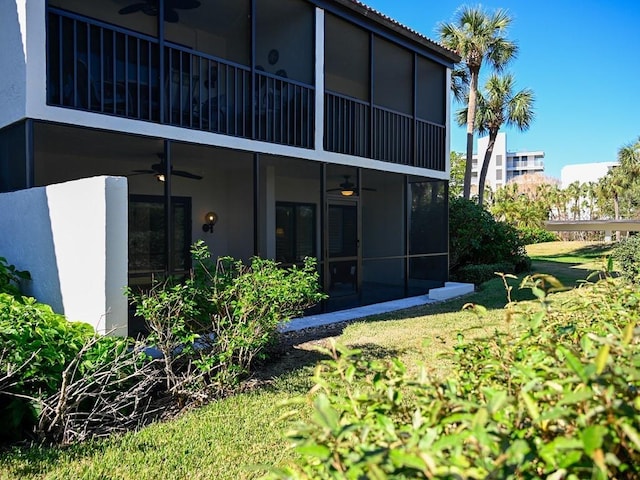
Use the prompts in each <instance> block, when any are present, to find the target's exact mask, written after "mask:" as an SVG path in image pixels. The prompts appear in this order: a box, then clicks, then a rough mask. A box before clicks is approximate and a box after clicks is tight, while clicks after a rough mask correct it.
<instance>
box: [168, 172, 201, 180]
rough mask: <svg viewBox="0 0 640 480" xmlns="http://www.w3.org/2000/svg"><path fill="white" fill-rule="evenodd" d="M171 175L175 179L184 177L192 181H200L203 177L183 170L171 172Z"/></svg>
mask: <svg viewBox="0 0 640 480" xmlns="http://www.w3.org/2000/svg"><path fill="white" fill-rule="evenodd" d="M171 175H175V176H176V177H184V178H190V179H192V180H202V179H203V177H202V176H200V175H196V174H195V173H191V172H185V171H184V170H173V171H172V172H171Z"/></svg>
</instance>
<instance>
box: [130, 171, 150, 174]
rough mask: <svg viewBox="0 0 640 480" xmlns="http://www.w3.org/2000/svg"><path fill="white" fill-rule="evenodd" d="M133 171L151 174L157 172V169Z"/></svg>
mask: <svg viewBox="0 0 640 480" xmlns="http://www.w3.org/2000/svg"><path fill="white" fill-rule="evenodd" d="M132 171H133V173H136V174H143V173H149V174H151V173H156V171H155V170H132Z"/></svg>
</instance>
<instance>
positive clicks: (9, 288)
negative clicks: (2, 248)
mask: <svg viewBox="0 0 640 480" xmlns="http://www.w3.org/2000/svg"><path fill="white" fill-rule="evenodd" d="M24 280H31V274H30V273H29V272H27V271H22V270H18V269H17V268H16V267H15V266H14V265H9V264H8V262H7V259H6V258H4V257H0V293H8V294H10V295H13V296H14V297H20V283H21V282H22V281H24Z"/></svg>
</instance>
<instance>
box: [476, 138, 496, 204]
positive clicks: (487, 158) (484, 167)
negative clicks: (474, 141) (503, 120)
mask: <svg viewBox="0 0 640 480" xmlns="http://www.w3.org/2000/svg"><path fill="white" fill-rule="evenodd" d="M497 136H498V132H497V131H496V132H495V133H494V132H493V131H490V132H489V143H488V144H487V151H486V152H484V159H483V160H482V169H481V170H480V177H479V179H478V205H480V206H481V207H482V205H483V203H484V184H485V182H486V180H487V172H488V171H489V163H490V162H491V155H492V154H493V147H494V146H495V144H496V137H497Z"/></svg>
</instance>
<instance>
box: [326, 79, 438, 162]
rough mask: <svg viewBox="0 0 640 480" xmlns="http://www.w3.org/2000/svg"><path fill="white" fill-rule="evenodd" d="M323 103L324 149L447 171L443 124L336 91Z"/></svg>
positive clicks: (328, 95)
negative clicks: (372, 104)
mask: <svg viewBox="0 0 640 480" xmlns="http://www.w3.org/2000/svg"><path fill="white" fill-rule="evenodd" d="M324 103H325V119H324V123H325V124H324V148H325V150H327V151H330V152H336V153H344V154H347V155H356V156H359V157H367V158H374V159H376V160H383V161H385V162H391V163H400V164H403V165H411V166H415V167H421V168H429V169H432V170H438V171H444V170H445V160H446V159H445V156H446V146H445V133H446V132H445V127H444V125H438V124H435V123H431V122H426V121H423V120H420V119H416V120H414V118H413V116H411V115H407V114H404V113H400V112H396V111H393V110H389V109H387V108H382V107H379V106H376V105H374V106H373V107H371V105H370V104H369V103H367V102H364V101H362V100H358V99H355V98H351V97H347V96H345V95H342V94H338V93H335V92H327V93H325V102H324ZM372 112H373V113H372Z"/></svg>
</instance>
